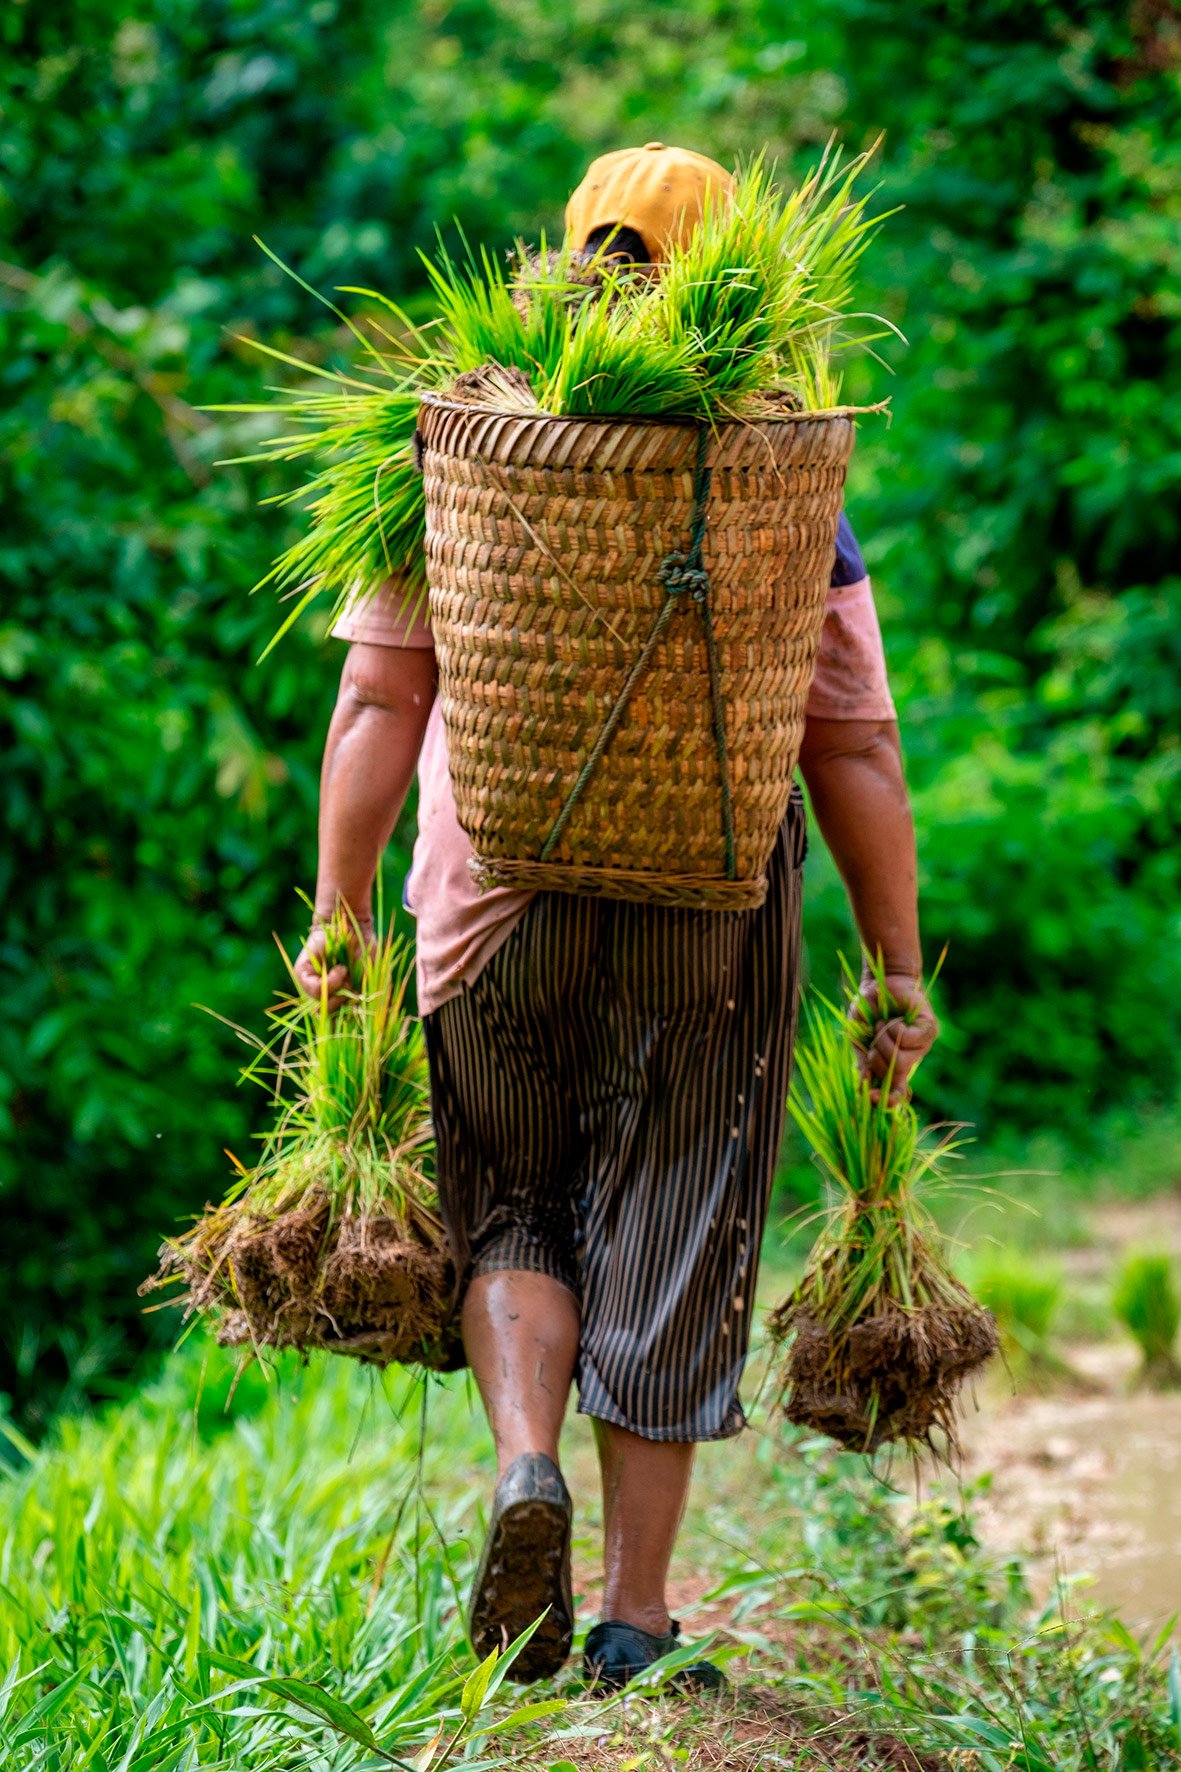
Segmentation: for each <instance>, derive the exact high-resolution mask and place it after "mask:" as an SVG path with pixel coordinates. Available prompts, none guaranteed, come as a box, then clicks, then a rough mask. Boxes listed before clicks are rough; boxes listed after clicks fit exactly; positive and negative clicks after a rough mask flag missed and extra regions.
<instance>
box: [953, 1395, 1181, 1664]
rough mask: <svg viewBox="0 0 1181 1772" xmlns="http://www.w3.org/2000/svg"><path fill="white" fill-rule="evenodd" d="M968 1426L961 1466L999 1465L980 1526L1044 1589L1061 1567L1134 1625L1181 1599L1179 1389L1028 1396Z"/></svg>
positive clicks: (1161, 1619)
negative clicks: (1087, 1582) (1024, 1561)
mask: <svg viewBox="0 0 1181 1772" xmlns="http://www.w3.org/2000/svg"><path fill="white" fill-rule="evenodd" d="M966 1427H967V1434H966V1441H967V1448H966V1449H967V1455H968V1459H967V1469H966V1474H969V1475H972V1474H975V1473H976V1472H978V1471H981V1470H990V1471H991V1472H992V1473H993V1485H992V1490H991V1493H990V1494H989V1495H988V1496H987V1497H985V1498H984V1500H983V1502H982V1504H981V1505H980V1508H979V1523H980V1526H981V1529H982V1531H983V1533H984V1536H985V1537H986V1539H987V1540H988V1542H989V1543H991V1544H993V1545H995V1546H997V1547H998V1548H1000V1549H1004V1550H1012V1551H1017V1552H1020V1553H1021V1554H1023V1555H1025V1556H1028V1557H1030V1558H1031V1559H1032V1569H1031V1574H1032V1577H1033V1580H1034V1582H1035V1585H1036V1586H1037V1588H1038V1589H1039V1591H1040V1592H1041V1593H1046V1592H1048V1591H1049V1590H1050V1589H1051V1588H1052V1586H1053V1583H1054V1580H1055V1575H1056V1571H1057V1570H1058V1569H1061V1571H1062V1572H1063V1573H1064V1574H1080V1573H1087V1574H1090V1575H1092V1576H1093V1577H1094V1584H1093V1586H1092V1587H1091V1588H1090V1590H1089V1591H1090V1597H1091V1598H1092V1599H1093V1600H1095V1601H1096V1602H1097V1603H1098V1604H1100V1605H1101V1606H1104V1607H1109V1608H1111V1609H1112V1610H1113V1611H1115V1612H1117V1613H1118V1614H1119V1615H1120V1617H1121V1618H1122V1619H1123V1621H1124V1622H1125V1624H1127V1625H1128V1626H1129V1628H1131V1629H1136V1630H1141V1631H1146V1630H1157V1629H1159V1628H1160V1627H1161V1626H1162V1625H1163V1624H1164V1623H1165V1622H1166V1620H1167V1619H1169V1618H1170V1617H1171V1616H1172V1615H1173V1614H1174V1613H1175V1612H1177V1611H1179V1610H1181V1394H1178V1393H1170V1394H1166V1395H1163V1396H1162V1395H1155V1394H1152V1393H1149V1392H1139V1393H1136V1394H1134V1395H1131V1396H1114V1397H1112V1396H1106V1397H1049V1398H1038V1399H1028V1400H1025V1399H1022V1400H1017V1401H1009V1402H1007V1403H1005V1404H1003V1405H1001V1406H1000V1407H997V1408H986V1410H985V1412H984V1413H982V1414H981V1415H980V1416H978V1417H976V1418H975V1420H974V1421H973V1422H969V1423H967V1424H966Z"/></svg>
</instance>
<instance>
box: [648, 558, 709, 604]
mask: <svg viewBox="0 0 1181 1772" xmlns="http://www.w3.org/2000/svg"><path fill="white" fill-rule="evenodd" d="M656 576H657V577H658V578H659V580H660V582H661V584H662V585H663V586H664V588H665V590H666V591H667V593H668V595H669V596H670V597H679V596H681V595H683V593H684V592H685V591H688V593H689V595H690V596H691V597H693V598H695V599H696V601H697V602H698V603H702V602H704V601H705V598H706V596H707V595H708V594H709V573H708V572H707V571H706V570H705V568H704V567H703V566H695V565H694V564H693V559H692V556H691V555H690V554H666V555H665V556H664V559H663V560H662V561H661V562H660V565H659V567H658V568H657V572H656Z"/></svg>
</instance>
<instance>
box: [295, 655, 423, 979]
mask: <svg viewBox="0 0 1181 1772" xmlns="http://www.w3.org/2000/svg"><path fill="white" fill-rule="evenodd" d="M435 680H436V670H435V655H434V653H433V652H432V651H431V650H430V649H429V648H424V649H421V650H414V649H410V648H402V647H397V646H366V645H360V644H356V645H352V646H350V647H349V650H348V654H347V656H346V658H345V663H344V670H343V671H342V673H341V679H340V690H339V692H338V694H337V698H336V707H335V709H334V710H333V714H332V720H331V723H330V724H329V727H328V738H327V741H326V743H325V746H324V762H323V766H322V768H321V771H320V863H319V870H318V873H317V878H316V900H315V904H316V923H317V927H316V928H314V929H313V930H312V933H311V934H310V935H309V937H308V940H307V942H306V944H305V945H304V948H303V950H302V952H301V953H300V955H299V958H298V960H297V961H296V965H295V970H296V976H297V977H298V979H299V982H300V983H301V984H302V986H303V987H304V989H305V990H306V991H309V992H310V994H311V995H313V996H318V995H319V993H320V990H321V988H322V984H323V982H324V981H322V980H321V977H320V974H319V972H318V970H317V965H318V961H319V959H320V956H321V955H322V953H323V951H324V932H323V930H322V928H320V927H319V925H320V924H321V923H322V922H325V921H327V919H328V918H330V917H331V915H332V913H333V911H334V910H335V909H336V908H337V906H338V905H343V906H344V907H346V908H347V909H348V910H349V911H350V912H351V913H352V915H353V917H355V919H356V920H357V922H358V924H359V925H360V927H361V930H362V933H363V934H364V935H368V933H369V932H370V930H371V929H372V925H373V904H372V895H373V881H374V876H375V875H376V873H377V864H378V860H379V858H380V856H381V852H382V850H383V849H384V848H385V846H386V844H387V843H388V841H389V838H390V833H391V832H392V830H393V828H394V825H395V824H396V823H397V820H398V814H399V813H400V812H401V810H402V807H403V805H404V804H405V800H406V795H407V793H408V792H409V790H410V783H411V782H412V781H413V779H414V771H415V768H416V767H417V764H418V753H419V751H420V749H421V747H422V740H423V734H424V733H425V731H426V724H427V719H428V717H429V715H430V711H431V703H432V702H433V701H434V696H435ZM345 977H346V974H345V968H344V967H343V966H338V967H335V968H334V969H333V971H332V972H331V973H329V975H328V978H327V988H328V993H329V997H330V998H331V997H332V996H333V995H334V994H335V993H336V992H337V991H339V990H340V989H341V988H342V986H343V985H344V983H345Z"/></svg>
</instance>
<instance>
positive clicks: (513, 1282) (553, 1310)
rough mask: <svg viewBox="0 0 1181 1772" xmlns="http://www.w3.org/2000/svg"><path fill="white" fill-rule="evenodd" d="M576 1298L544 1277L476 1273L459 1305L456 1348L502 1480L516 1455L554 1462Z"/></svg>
mask: <svg viewBox="0 0 1181 1772" xmlns="http://www.w3.org/2000/svg"><path fill="white" fill-rule="evenodd" d="M578 1329H579V1311H578V1300H577V1299H576V1298H575V1296H574V1294H573V1293H572V1292H570V1291H569V1290H568V1289H567V1288H566V1287H565V1286H563V1285H562V1283H561V1281H560V1280H551V1279H550V1277H549V1276H548V1274H533V1273H526V1272H519V1271H512V1272H507V1273H494V1274H479V1275H477V1277H476V1278H475V1279H474V1280H473V1281H472V1283H471V1285H470V1286H469V1287H468V1290H467V1296H466V1297H465V1299H464V1303H463V1344H464V1347H465V1348H466V1349H467V1357H468V1359H469V1360H470V1362H471V1367H472V1371H473V1373H474V1374H475V1379H476V1383H477V1385H478V1386H479V1387H480V1395H481V1397H482V1398H483V1400H484V1408H485V1411H486V1412H487V1415H488V1422H489V1425H490V1426H491V1428H492V1437H493V1439H494V1440H495V1442H496V1460H497V1468H498V1472H499V1474H500V1475H501V1476H503V1475H504V1473H505V1471H506V1470H507V1469H508V1467H509V1465H510V1464H511V1463H512V1462H513V1460H514V1458H518V1457H520V1455H521V1453H522V1452H544V1453H546V1454H547V1456H548V1457H550V1458H552V1459H553V1461H554V1463H555V1464H556V1463H557V1462H558V1437H559V1435H560V1434H561V1431H562V1419H563V1417H564V1416H565V1413H566V1401H567V1398H568V1397H569V1395H570V1385H571V1382H572V1380H573V1377H574V1364H575V1361H576V1359H577V1357H578Z"/></svg>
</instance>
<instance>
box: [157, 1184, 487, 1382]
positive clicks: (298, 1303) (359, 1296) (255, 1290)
mask: <svg viewBox="0 0 1181 1772" xmlns="http://www.w3.org/2000/svg"><path fill="white" fill-rule="evenodd" d="M202 1231H203V1232H204V1234H200V1233H201V1232H202ZM169 1280H172V1281H175V1280H180V1282H181V1283H182V1285H183V1287H184V1298H183V1303H184V1305H185V1308H186V1311H187V1312H188V1313H189V1314H191V1313H193V1312H201V1313H209V1314H212V1316H213V1318H214V1321H215V1326H216V1335H217V1340H218V1341H219V1342H220V1343H221V1344H222V1346H224V1347H273V1348H286V1347H292V1348H298V1349H300V1350H301V1351H304V1352H310V1351H312V1350H313V1349H316V1348H322V1349H324V1350H325V1351H326V1352H329V1353H339V1354H349V1355H351V1356H352V1357H354V1358H355V1359H359V1360H362V1361H365V1362H367V1363H369V1364H372V1365H377V1366H386V1365H388V1364H389V1363H390V1362H391V1361H393V1360H398V1361H402V1362H404V1363H414V1364H421V1365H427V1366H432V1367H436V1368H438V1369H440V1370H446V1371H451V1370H454V1368H455V1367H457V1366H460V1365H462V1364H463V1352H462V1345H461V1343H460V1340H459V1333H458V1325H457V1324H455V1323H454V1322H453V1316H454V1305H455V1270H454V1266H453V1263H452V1260H451V1255H450V1252H449V1250H448V1248H447V1246H446V1244H431V1243H427V1242H425V1241H422V1240H418V1239H415V1238H413V1237H408V1236H407V1234H406V1230H405V1227H404V1226H403V1225H401V1224H399V1223H398V1222H397V1221H396V1220H394V1219H392V1218H388V1217H385V1216H382V1215H380V1214H369V1213H365V1212H358V1213H352V1212H346V1213H343V1214H341V1215H339V1216H335V1217H334V1216H333V1214H332V1212H331V1210H330V1208H329V1205H328V1201H327V1198H326V1196H324V1195H322V1194H313V1195H312V1196H311V1197H309V1199H307V1200H305V1201H304V1202H303V1203H301V1204H300V1205H299V1206H297V1207H293V1208H292V1209H291V1210H290V1211H287V1212H283V1213H280V1214H279V1215H278V1216H277V1217H274V1218H265V1217H261V1216H258V1215H255V1214H250V1213H247V1212H244V1211H235V1209H234V1208H233V1207H216V1208H213V1209H211V1210H210V1211H209V1212H207V1213H206V1215H205V1218H204V1220H202V1223H201V1225H200V1226H199V1227H198V1231H197V1233H196V1234H193V1233H190V1235H189V1236H188V1237H187V1238H185V1239H184V1240H183V1242H180V1243H168V1244H165V1246H164V1248H163V1250H162V1251H161V1267H160V1272H159V1273H158V1274H157V1275H156V1277H155V1278H154V1279H153V1280H151V1281H148V1282H147V1284H146V1286H145V1287H144V1288H142V1290H151V1289H153V1288H154V1287H156V1286H159V1285H162V1284H165V1283H167V1282H168V1281H169Z"/></svg>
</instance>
